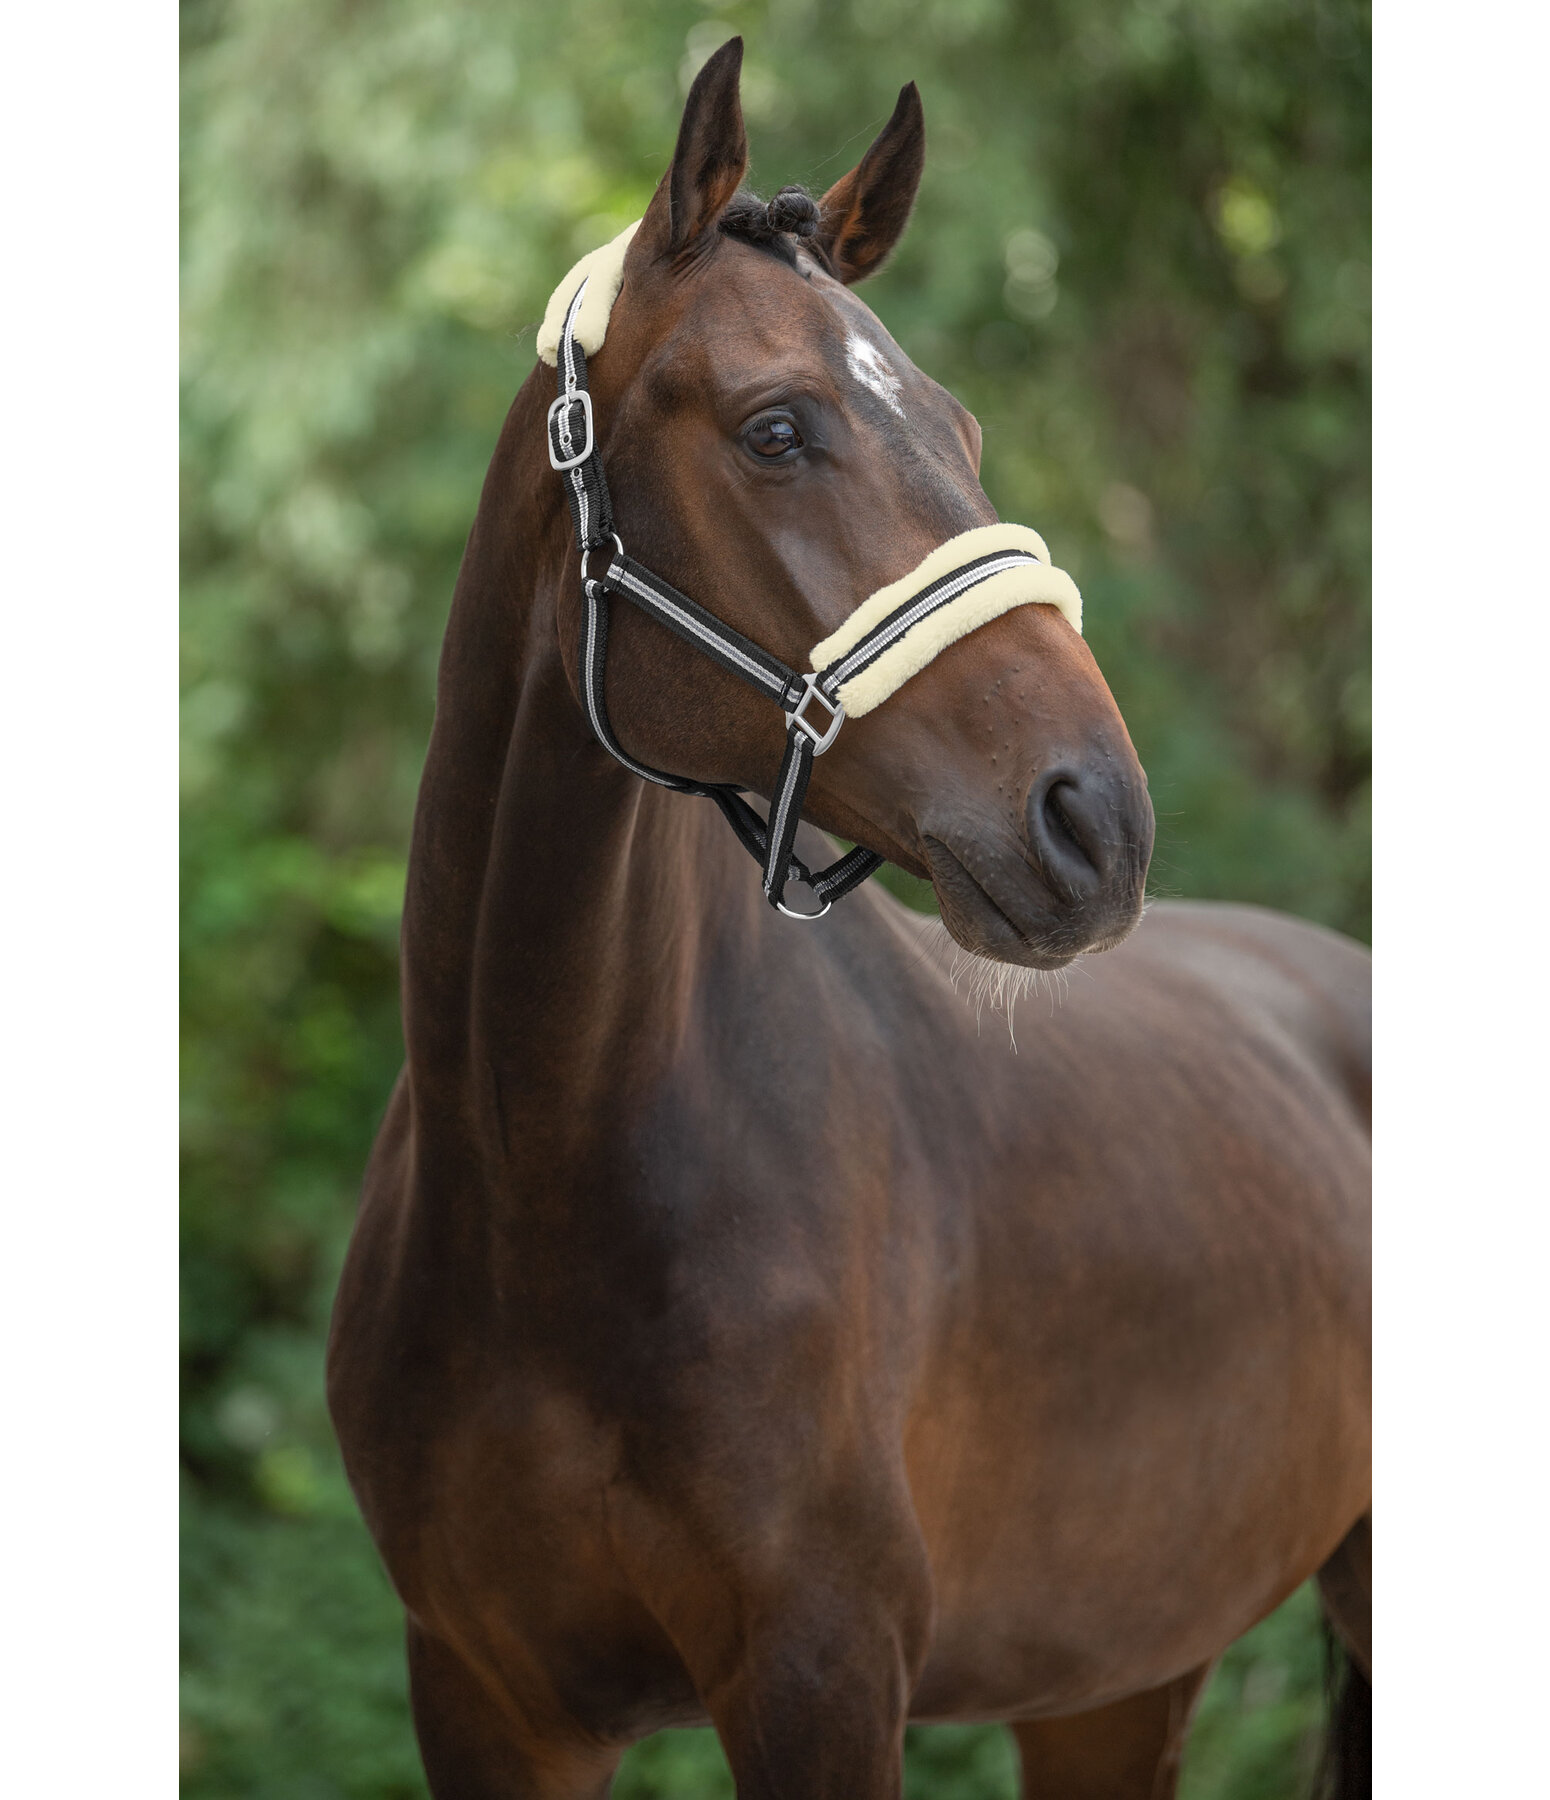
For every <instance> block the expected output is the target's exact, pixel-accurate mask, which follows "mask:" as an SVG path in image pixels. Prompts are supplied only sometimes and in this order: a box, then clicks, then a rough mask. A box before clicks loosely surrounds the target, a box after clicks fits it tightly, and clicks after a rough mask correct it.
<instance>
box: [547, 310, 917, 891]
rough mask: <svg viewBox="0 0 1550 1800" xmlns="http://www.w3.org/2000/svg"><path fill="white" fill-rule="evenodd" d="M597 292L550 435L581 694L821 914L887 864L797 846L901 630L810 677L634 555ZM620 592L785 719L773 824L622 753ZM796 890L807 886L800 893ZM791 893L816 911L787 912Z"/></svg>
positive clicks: (734, 794)
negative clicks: (609, 674) (831, 757)
mask: <svg viewBox="0 0 1550 1800" xmlns="http://www.w3.org/2000/svg"><path fill="white" fill-rule="evenodd" d="M586 285H587V284H586V283H585V282H583V283H582V284H581V286H580V288H578V289H577V291H576V294H575V297H574V298H573V299H572V301H571V303H570V306H569V308H568V309H567V311H566V315H565V328H564V330H563V331H562V332H561V334H560V345H559V354H558V356H557V357H556V366H557V371H558V374H559V382H560V392H559V396H558V398H557V399H556V400H555V401H554V403H553V404H552V405H551V406H550V408H549V419H548V438H549V461H550V463H551V464H552V465H553V466H554V468H555V469H557V470H558V471H559V472H560V474H562V475H563V476H564V478H565V493H566V498H567V499H568V500H569V502H570V509H571V517H572V519H573V520H574V521H575V526H576V543H577V546H578V548H579V549H580V551H581V591H582V595H583V598H584V616H583V621H582V633H581V689H582V694H583V696H584V698H585V700H586V707H587V717H588V719H589V720H590V721H591V725H592V729H593V731H594V732H595V733H596V734H597V739H598V742H599V743H600V744H601V745H602V746H603V748H604V749H605V750H607V751H608V752H609V754H610V755H612V756H614V757H615V758H617V760H618V761H619V762H621V763H623V764H624V766H625V768H627V769H629V770H630V771H631V772H632V773H633V774H636V775H639V776H641V777H642V779H643V780H646V781H654V782H655V783H656V784H657V785H658V786H659V787H665V788H672V789H674V790H675V791H676V792H678V793H680V794H702V795H704V796H705V798H706V799H709V800H714V801H715V803H716V805H717V806H719V807H720V808H721V811H722V814H723V816H724V817H725V819H726V821H727V823H728V824H729V825H730V826H731V827H732V829H733V831H735V832H736V833H737V836H738V841H739V842H740V843H741V844H742V846H743V848H744V849H745V850H747V852H748V854H749V855H750V856H752V857H753V859H754V861H755V862H757V863H759V864H761V865H762V868H763V871H764V876H763V881H764V894H765V898H766V899H767V900H768V901H769V903H770V905H771V906H773V907H775V908H776V910H777V911H779V912H782V913H784V914H785V915H786V916H787V918H791V919H820V918H822V917H823V915H824V914H825V913H826V912H827V911H828V910H829V908H830V906H831V905H833V903H834V902H835V901H836V900H838V899H839V898H840V897H841V896H842V895H844V894H848V893H849V892H850V890H851V889H852V888H854V887H859V886H860V885H861V883H862V882H863V881H865V880H866V879H867V877H868V876H869V875H871V874H872V872H873V871H874V870H875V869H878V868H880V867H881V866H882V863H883V860H884V859H883V858H882V857H881V856H877V855H874V854H873V852H872V851H870V850H863V849H861V848H860V847H859V846H858V847H857V848H856V849H854V850H852V851H850V852H849V853H848V854H846V855H845V856H842V857H841V858H840V859H839V860H838V861H837V862H833V863H830V865H829V866H828V868H826V869H821V870H819V871H818V872H817V873H816V874H815V873H814V872H813V871H812V870H810V869H809V868H808V867H807V865H806V864H805V863H804V862H803V861H802V859H801V858H800V857H798V856H796V855H794V854H793V853H792V848H791V846H792V843H793V841H794V839H795V837H796V830H797V825H798V824H799V823H800V821H801V817H802V801H803V799H804V797H805V796H806V793H807V783H808V779H809V777H810V776H811V774H812V771H813V758H814V757H815V756H822V754H823V753H824V751H825V750H827V749H828V748H829V746H830V744H832V743H833V742H834V739H835V737H836V735H837V734H838V732H839V728H840V726H841V725H842V724H843V723H844V720H845V709H844V707H843V706H842V705H841V704H840V702H839V700H838V698H837V697H836V691H837V689H838V687H839V684H840V682H841V681H843V680H846V679H848V678H849V677H850V676H851V675H853V674H855V673H856V671H857V670H858V669H860V668H862V667H864V666H865V665H866V663H867V662H869V661H872V660H873V659H874V658H875V657H876V656H878V655H881V653H882V651H883V650H885V649H886V648H887V647H888V645H889V644H890V643H892V642H893V641H895V639H896V638H897V636H898V635H899V634H898V632H897V630H895V631H891V632H890V631H888V630H887V629H886V627H887V626H888V625H889V624H890V623H891V621H885V624H884V626H883V627H880V628H879V630H878V631H877V632H873V633H869V634H868V636H867V638H865V639H864V640H863V641H862V642H861V643H860V644H858V645H857V646H856V647H855V648H854V649H853V650H851V651H849V652H848V653H847V654H846V655H845V656H844V657H842V658H841V659H840V660H839V662H837V663H836V664H835V665H834V666H833V667H832V668H828V669H825V670H824V671H823V672H822V673H821V674H818V675H801V674H798V673H797V671H796V670H795V669H791V668H788V667H787V666H786V664H785V663H783V662H782V661H781V660H780V658H779V657H777V656H771V655H770V653H769V652H768V651H767V650H761V649H760V648H759V646H758V645H757V644H755V643H753V642H752V641H751V640H750V639H748V638H745V637H744V636H743V635H742V633H741V632H738V631H733V630H732V629H731V628H730V627H728V626H726V625H723V624H722V623H721V621H720V620H719V619H716V618H713V617H712V616H711V614H710V613H708V612H706V610H705V608H704V607H703V606H697V605H696V604H695V602H694V601H692V600H691V599H689V598H688V596H687V595H685V594H680V593H679V591H678V589H677V588H675V587H673V586H672V585H671V584H670V583H669V582H666V581H664V580H663V579H662V578H661V576H660V575H653V574H652V572H651V571H650V570H649V569H647V568H644V567H642V565H641V564H640V563H638V562H636V561H635V560H634V558H633V557H630V556H627V555H626V554H625V551H624V545H623V544H622V543H621V542H620V541H619V534H618V533H617V532H616V531H615V530H614V521H613V508H612V506H611V505H610V503H609V499H608V483H607V482H606V481H605V480H604V478H603V459H602V457H601V455H600V454H599V452H598V448H597V433H596V430H595V429H594V425H593V419H592V396H591V395H590V394H589V393H588V392H587V359H586V355H585V353H584V352H583V351H582V348H581V346H580V345H579V344H578V343H577V342H576V339H575V335H574V326H575V322H576V314H577V311H578V309H579V308H580V305H581V298H582V295H583V294H584V293H585V292H586ZM605 546H611V550H610V556H609V561H608V566H607V568H606V569H604V570H603V572H602V573H601V574H599V575H593V574H591V573H590V572H589V570H588V566H587V565H588V560H589V558H590V556H591V554H592V553H593V552H594V551H597V550H601V549H603V548H604V547H605ZM612 594H622V595H623V596H624V598H625V599H626V600H629V601H631V602H632V603H633V604H634V605H636V606H638V607H639V608H640V609H641V611H642V612H644V613H647V614H649V615H650V617H652V618H653V619H656V620H657V621H658V622H659V623H660V624H663V625H665V626H666V627H667V628H668V630H669V631H673V632H676V633H677V634H678V636H679V637H681V638H682V639H683V640H684V641H685V642H686V643H689V644H692V645H693V646H694V647H695V649H697V650H701V651H703V652H704V653H705V655H707V656H709V657H710V658H711V659H712V660H713V661H715V662H718V663H720V665H721V666H722V668H723V669H725V670H727V672H728V673H729V674H732V675H736V676H737V677H738V678H739V679H740V680H742V681H746V682H747V683H748V685H749V686H750V687H753V688H757V689H758V691H759V692H760V693H761V694H763V695H764V696H765V697H766V698H767V699H770V700H773V701H774V702H775V703H776V704H777V705H778V706H779V707H780V709H781V711H782V712H783V713H784V714H785V715H786V753H785V755H784V757H782V759H781V765H780V774H779V776H778V777H777V779H776V782H775V797H774V800H773V802H772V803H771V806H770V814H769V819H768V820H767V821H766V820H764V819H761V818H760V817H759V815H758V813H757V812H755V811H754V809H753V807H751V806H750V805H749V804H748V802H747V801H746V800H745V799H744V798H743V790H742V789H741V788H737V787H732V786H730V785H727V784H725V783H711V784H708V785H702V784H700V783H698V782H693V781H686V780H684V779H683V778H682V777H681V776H678V775H668V774H666V773H664V772H663V771H662V770H661V769H649V768H647V767H646V765H645V764H644V763H638V762H636V761H635V760H634V758H633V757H630V756H627V755H626V754H625V752H624V751H623V750H622V749H621V748H620V746H619V742H618V739H617V738H615V736H614V734H613V729H612V727H611V726H610V725H609V723H608V710H607V707H606V705H605V703H604V698H603V671H604V667H605V663H606V659H607V656H608V602H609V596H610V595H612ZM814 706H816V707H817V708H819V709H820V713H821V717H820V720H818V721H815V720H814V719H812V718H811V717H809V713H810V711H811V710H812V709H813V708H814ZM792 889H798V890H800V891H799V893H797V894H792V892H791V890H792ZM788 896H790V897H791V898H792V899H797V900H804V901H807V902H809V904H806V905H800V904H799V905H796V906H790V905H787V904H786V900H787V897H788Z"/></svg>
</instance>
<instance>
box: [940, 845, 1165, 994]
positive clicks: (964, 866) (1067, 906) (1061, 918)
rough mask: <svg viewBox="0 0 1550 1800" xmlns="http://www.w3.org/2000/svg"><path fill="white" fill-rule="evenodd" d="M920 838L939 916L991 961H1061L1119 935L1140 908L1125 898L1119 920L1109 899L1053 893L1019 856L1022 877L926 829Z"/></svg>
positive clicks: (1050, 964)
mask: <svg viewBox="0 0 1550 1800" xmlns="http://www.w3.org/2000/svg"><path fill="white" fill-rule="evenodd" d="M920 842H921V848H922V851H923V853H924V856H925V861H926V864H927V867H928V868H929V870H930V875H931V883H932V886H933V887H934V888H935V889H936V896H937V904H938V905H939V906H940V908H941V913H942V923H943V924H944V925H945V926H946V927H947V929H948V931H949V932H950V933H951V934H952V936H953V938H954V939H955V940H956V942H958V943H959V944H961V945H962V946H963V948H964V949H965V950H969V951H972V952H974V954H976V955H978V956H987V957H990V958H992V959H993V960H994V961H996V962H1005V963H1018V964H1021V965H1022V966H1023V967H1025V968H1032V969H1051V970H1053V969H1063V968H1065V967H1066V966H1067V964H1069V963H1071V962H1074V961H1075V960H1076V958H1077V957H1078V956H1081V955H1082V954H1083V953H1084V952H1086V951H1091V950H1107V949H1110V948H1112V947H1113V946H1114V945H1115V944H1117V943H1119V942H1120V941H1121V940H1122V939H1124V938H1125V937H1126V936H1128V935H1129V932H1130V930H1131V927H1132V926H1133V925H1134V923H1135V918H1136V916H1138V913H1139V908H1130V907H1128V906H1127V907H1125V908H1124V911H1125V914H1126V916H1125V918H1124V920H1123V922H1121V921H1119V920H1117V919H1116V918H1115V917H1114V916H1113V911H1112V910H1111V908H1109V907H1100V908H1097V909H1094V908H1092V907H1090V906H1080V905H1078V906H1073V905H1072V904H1071V903H1070V902H1069V901H1067V900H1066V899H1064V897H1058V898H1057V897H1056V896H1054V895H1052V894H1051V893H1050V892H1049V890H1048V888H1047V887H1046V885H1045V883H1044V882H1043V881H1042V880H1041V879H1040V877H1039V875H1038V873H1037V871H1036V870H1035V869H1034V868H1033V866H1032V865H1031V864H1030V863H1029V862H1028V861H1027V860H1026V859H1025V858H1022V857H1019V858H1018V859H1017V862H1018V871H1017V874H1018V875H1019V876H1024V877H1026V880H1023V879H1017V877H1016V876H1014V877H1013V878H1012V879H1008V875H1009V873H1010V871H1007V870H997V869H995V868H993V867H989V866H987V863H986V859H984V858H982V857H980V856H977V855H976V854H975V852H974V851H973V850H971V849H969V848H968V847H967V846H965V845H959V846H958V847H956V848H953V847H950V846H949V845H947V844H946V843H944V842H943V841H942V839H940V838H937V837H931V836H929V835H923V836H922V838H921V840H920ZM1004 860H1010V859H1004ZM971 865H972V866H971ZM1052 902H1053V904H1052ZM1095 913H1096V914H1098V915H1101V916H1095Z"/></svg>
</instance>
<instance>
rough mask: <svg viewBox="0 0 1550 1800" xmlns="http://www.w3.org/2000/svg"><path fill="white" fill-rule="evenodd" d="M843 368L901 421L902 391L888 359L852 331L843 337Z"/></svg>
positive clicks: (902, 409)
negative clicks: (900, 401)
mask: <svg viewBox="0 0 1550 1800" xmlns="http://www.w3.org/2000/svg"><path fill="white" fill-rule="evenodd" d="M845 366H846V368H848V369H849V370H850V372H851V374H852V375H854V376H855V378H856V380H857V381H859V382H860V383H861V385H862V386H863V387H865V388H870V389H871V390H872V392H873V393H874V394H876V395H877V397H878V399H879V400H881V401H882V402H883V404H884V405H885V406H887V407H888V408H890V410H892V411H893V412H896V413H897V414H898V415H899V417H900V418H901V419H902V418H903V417H904V408H903V407H902V406H900V404H899V395H900V394H901V393H902V392H903V389H902V388H901V387H900V385H899V378H898V376H897V375H895V374H894V372H893V369H892V367H891V366H890V364H889V362H888V359H887V358H886V357H885V356H884V355H883V353H882V352H881V351H880V350H878V349H876V348H875V347H874V346H873V345H871V344H869V343H868V342H867V341H866V339H865V338H861V337H857V336H856V334H855V333H854V332H853V331H852V332H848V333H847V334H846V337H845Z"/></svg>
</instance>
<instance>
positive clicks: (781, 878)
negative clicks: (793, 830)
mask: <svg viewBox="0 0 1550 1800" xmlns="http://www.w3.org/2000/svg"><path fill="white" fill-rule="evenodd" d="M801 766H802V748H801V746H800V745H798V746H797V748H796V751H795V753H794V754H793V755H792V758H791V764H790V767H789V769H788V771H787V774H786V780H785V782H784V784H783V785H782V787H781V790H780V793H779V794H778V795H777V796H776V798H775V811H774V812H773V813H772V814H771V816H770V824H769V838H768V841H767V842H766V844H765V854H766V855H768V854H769V853H770V851H771V850H772V849H774V848H775V847H777V846H778V845H779V844H780V842H781V840H782V838H784V837H785V835H786V815H787V813H789V812H790V810H791V796H792V794H793V793H794V792H795V791H796V785H797V775H798V774H799V772H800V770H801ZM788 873H789V863H788V866H787V868H785V869H778V870H777V869H766V870H765V872H764V891H765V893H766V895H768V894H770V893H772V892H774V891H776V887H777V884H778V885H779V891H781V892H784V891H785V886H786V877H787V874H788Z"/></svg>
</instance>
